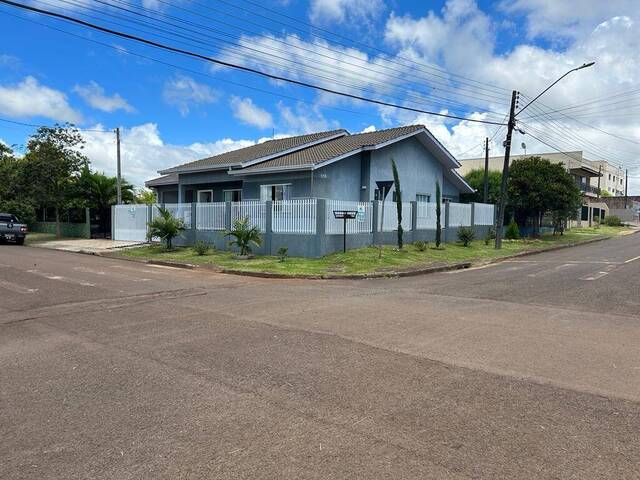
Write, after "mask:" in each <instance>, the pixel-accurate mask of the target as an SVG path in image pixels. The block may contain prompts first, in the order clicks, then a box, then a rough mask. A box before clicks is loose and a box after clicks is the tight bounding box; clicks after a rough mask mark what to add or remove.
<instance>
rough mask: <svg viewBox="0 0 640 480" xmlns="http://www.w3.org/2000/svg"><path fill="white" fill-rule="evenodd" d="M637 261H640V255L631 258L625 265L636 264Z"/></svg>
mask: <svg viewBox="0 0 640 480" xmlns="http://www.w3.org/2000/svg"><path fill="white" fill-rule="evenodd" d="M636 260H640V255H638V256H637V257H633V258H630V259H629V260H625V261H624V263H631V262H635V261H636Z"/></svg>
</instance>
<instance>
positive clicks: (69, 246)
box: [32, 238, 141, 253]
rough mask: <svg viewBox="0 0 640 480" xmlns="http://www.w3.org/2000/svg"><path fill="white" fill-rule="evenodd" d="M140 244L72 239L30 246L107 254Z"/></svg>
mask: <svg viewBox="0 0 640 480" xmlns="http://www.w3.org/2000/svg"><path fill="white" fill-rule="evenodd" d="M140 244H141V242H130V241H126V240H107V239H102V238H91V239H88V238H73V239H64V240H47V241H46V242H40V243H35V244H32V246H33V247H38V248H49V249H52V250H63V251H66V252H90V253H99V252H108V251H110V250H114V249H118V248H125V247H132V246H135V245H140Z"/></svg>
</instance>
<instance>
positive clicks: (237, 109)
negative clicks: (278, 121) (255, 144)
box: [229, 96, 273, 129]
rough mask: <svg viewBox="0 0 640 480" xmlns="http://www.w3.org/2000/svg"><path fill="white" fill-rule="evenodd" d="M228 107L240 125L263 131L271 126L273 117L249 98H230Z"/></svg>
mask: <svg viewBox="0 0 640 480" xmlns="http://www.w3.org/2000/svg"><path fill="white" fill-rule="evenodd" d="M229 105H231V109H232V110H233V116H234V117H236V118H237V119H238V120H240V121H241V122H242V123H245V124H247V125H252V126H254V127H257V128H261V129H265V128H271V127H272V126H273V117H272V116H271V114H270V113H269V112H267V111H266V110H264V109H262V108H260V107H258V106H257V105H255V104H254V103H253V100H251V99H250V98H240V97H236V96H232V97H231V100H229Z"/></svg>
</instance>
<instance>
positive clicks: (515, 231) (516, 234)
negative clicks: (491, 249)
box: [504, 220, 520, 240]
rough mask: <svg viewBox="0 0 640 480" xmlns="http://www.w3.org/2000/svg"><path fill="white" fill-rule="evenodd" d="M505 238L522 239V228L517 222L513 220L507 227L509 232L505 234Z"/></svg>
mask: <svg viewBox="0 0 640 480" xmlns="http://www.w3.org/2000/svg"><path fill="white" fill-rule="evenodd" d="M504 238H506V239H507V240H518V239H519V238H520V228H519V227H518V224H517V223H516V221H515V220H511V221H510V222H509V225H508V226H507V231H506V232H505V234H504Z"/></svg>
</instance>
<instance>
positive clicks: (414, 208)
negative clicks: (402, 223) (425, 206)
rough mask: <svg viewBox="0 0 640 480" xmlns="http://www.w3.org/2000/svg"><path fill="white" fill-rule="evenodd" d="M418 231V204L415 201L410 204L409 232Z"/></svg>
mask: <svg viewBox="0 0 640 480" xmlns="http://www.w3.org/2000/svg"><path fill="white" fill-rule="evenodd" d="M417 229H418V202H416V201H415V200H414V201H413V202H411V231H412V232H415V231H416V230H417Z"/></svg>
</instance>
